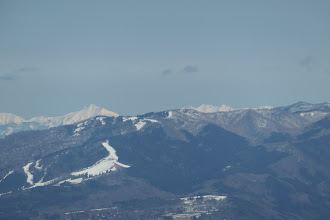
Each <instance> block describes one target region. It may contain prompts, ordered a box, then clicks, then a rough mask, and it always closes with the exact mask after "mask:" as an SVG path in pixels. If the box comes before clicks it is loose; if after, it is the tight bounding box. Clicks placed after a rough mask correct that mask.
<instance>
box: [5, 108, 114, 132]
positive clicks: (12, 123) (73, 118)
mask: <svg viewBox="0 0 330 220" xmlns="http://www.w3.org/2000/svg"><path fill="white" fill-rule="evenodd" d="M95 116H108V117H118V116H119V115H118V114H117V113H115V112H112V111H109V110H107V109H105V108H101V107H98V106H96V105H94V104H91V105H89V106H85V107H84V108H83V109H82V110H80V111H76V112H71V113H68V114H66V115H62V116H56V117H45V116H39V117H34V118H31V119H29V120H26V119H23V118H21V117H19V116H16V115H14V114H11V113H0V138H1V137H4V136H7V135H9V134H11V133H14V132H18V131H24V130H31V129H46V128H51V127H57V126H60V125H69V124H74V123H77V122H79V121H83V120H86V119H88V118H93V117H95Z"/></svg>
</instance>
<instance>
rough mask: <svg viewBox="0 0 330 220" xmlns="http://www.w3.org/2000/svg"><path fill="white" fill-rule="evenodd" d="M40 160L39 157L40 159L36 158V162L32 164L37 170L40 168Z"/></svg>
mask: <svg viewBox="0 0 330 220" xmlns="http://www.w3.org/2000/svg"><path fill="white" fill-rule="evenodd" d="M40 161H41V159H40V160H37V162H36V164H35V166H34V168H36V169H37V170H42V166H40Z"/></svg>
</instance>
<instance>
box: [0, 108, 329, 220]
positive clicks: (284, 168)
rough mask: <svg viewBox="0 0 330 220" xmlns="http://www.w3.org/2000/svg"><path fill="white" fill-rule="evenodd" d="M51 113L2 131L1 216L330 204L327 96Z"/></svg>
mask: <svg viewBox="0 0 330 220" xmlns="http://www.w3.org/2000/svg"><path fill="white" fill-rule="evenodd" d="M196 109H197V110H196ZM198 110H199V111H198ZM205 112H207V113H205ZM102 114H109V115H110V116H101V115H102ZM86 118H87V119H86ZM52 119H54V118H51V119H49V120H47V121H45V120H40V121H41V123H46V124H45V127H46V128H47V129H45V130H31V129H30V131H23V132H18V133H13V134H11V135H8V136H6V137H4V138H3V139H0V218H11V219H12V218H13V217H18V216H19V218H23V219H24V218H25V219H26V218H27V219H29V218H30V219H66V218H71V219H82V218H97V216H100V215H102V216H105V217H106V218H111V219H112V218H114V219H127V218H150V219H155V218H164V219H168V218H170V219H171V218H173V219H180V218H181V219H190V218H191V217H200V219H210V218H211V219H219V218H229V219H246V218H247V219H251V218H253V219H267V218H268V219H271V218H273V219H306V218H307V219H324V218H326V217H327V216H329V215H330V212H329V210H330V207H329V204H328V201H330V193H329V192H330V181H329V180H330V172H329V169H328V168H329V167H330V163H329V160H328V158H329V157H330V149H329V141H330V103H321V104H309V103H304V102H299V103H296V104H293V105H290V106H285V107H275V108H269V107H266V108H256V109H230V108H228V107H224V106H222V107H214V106H206V105H202V106H201V107H198V108H193V107H184V108H182V109H177V110H169V111H163V112H156V113H154V112H151V113H147V114H144V115H138V116H118V114H116V113H113V112H110V111H107V110H104V109H101V108H98V107H96V106H94V105H91V106H89V107H87V108H84V109H83V110H82V111H79V112H75V113H70V114H68V115H66V116H62V117H56V120H55V119H54V120H52ZM81 119H85V120H83V121H79V122H77V123H75V121H76V120H77V121H78V120H81ZM11 120H12V121H13V122H15V118H11ZM4 121H9V120H8V119H6V120H4ZM16 121H17V120H16ZM23 123H28V122H21V124H23ZM56 123H59V124H60V126H58V127H54V125H56ZM13 124H14V123H11V125H13ZM18 124H19V123H18ZM47 126H48V127H47ZM30 128H31V127H30ZM142 204H145V206H143V205H142Z"/></svg>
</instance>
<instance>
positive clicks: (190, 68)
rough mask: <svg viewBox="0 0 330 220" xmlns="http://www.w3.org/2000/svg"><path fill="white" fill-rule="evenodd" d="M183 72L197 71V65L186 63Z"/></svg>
mask: <svg viewBox="0 0 330 220" xmlns="http://www.w3.org/2000/svg"><path fill="white" fill-rule="evenodd" d="M183 72H184V73H197V72H199V69H198V67H197V66H192V65H188V66H185V67H184V68H183Z"/></svg>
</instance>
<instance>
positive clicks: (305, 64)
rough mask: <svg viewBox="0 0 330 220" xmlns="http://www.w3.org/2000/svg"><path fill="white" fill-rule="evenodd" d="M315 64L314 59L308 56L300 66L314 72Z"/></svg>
mask: <svg viewBox="0 0 330 220" xmlns="http://www.w3.org/2000/svg"><path fill="white" fill-rule="evenodd" d="M313 62H314V58H313V57H312V56H307V57H305V58H304V59H302V60H301V61H300V63H299V65H300V66H301V67H303V68H304V69H305V70H306V71H308V72H309V71H311V70H312V66H313Z"/></svg>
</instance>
